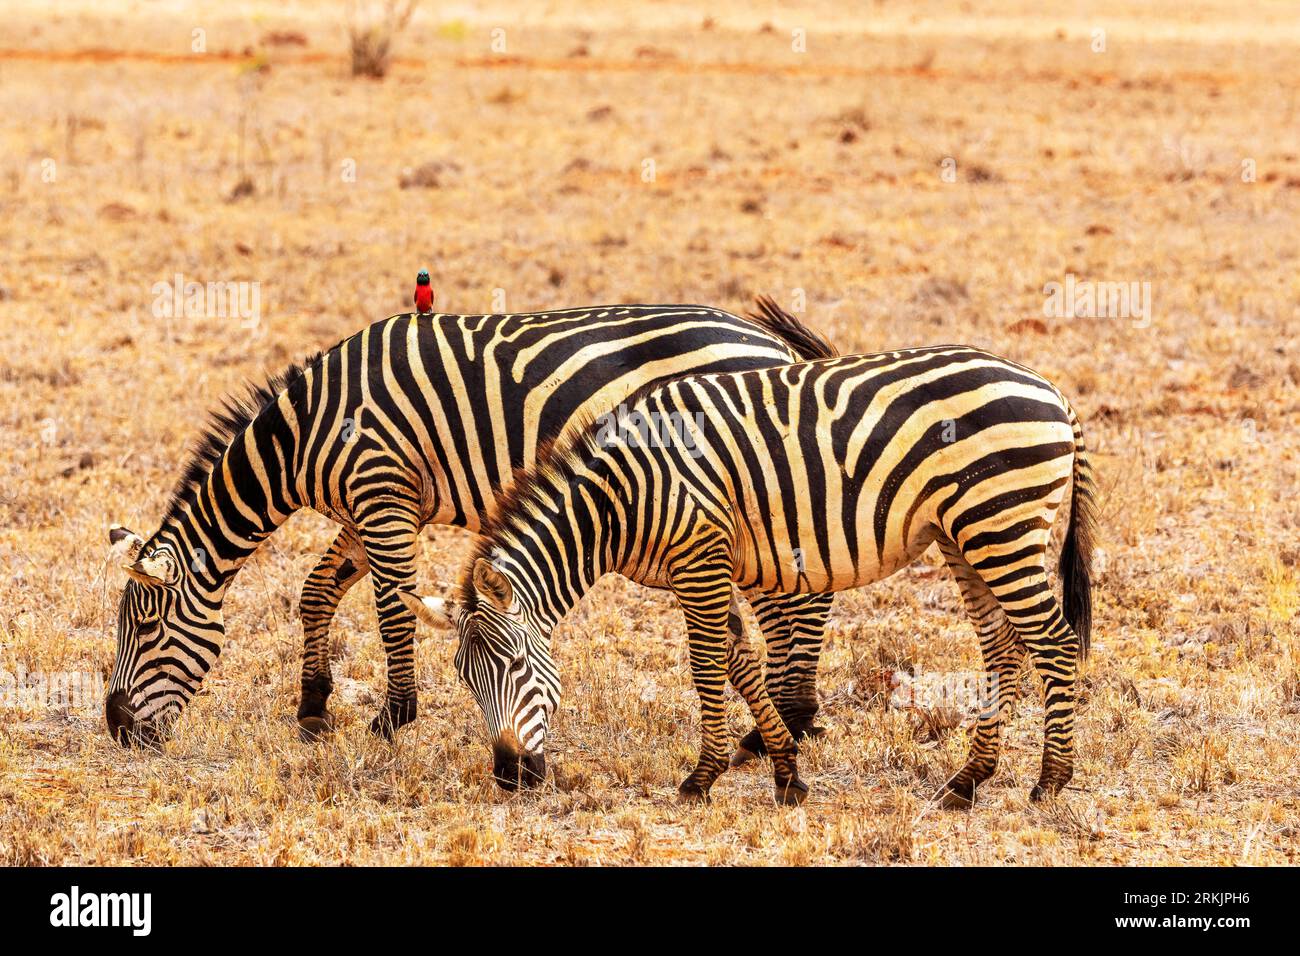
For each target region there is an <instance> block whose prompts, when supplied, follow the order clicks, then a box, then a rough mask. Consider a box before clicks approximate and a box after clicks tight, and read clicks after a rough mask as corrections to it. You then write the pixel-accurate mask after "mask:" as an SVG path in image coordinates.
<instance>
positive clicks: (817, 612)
mask: <svg viewBox="0 0 1300 956" xmlns="http://www.w3.org/2000/svg"><path fill="white" fill-rule="evenodd" d="M747 597H748V599H749V602H750V605H751V606H752V607H753V608H754V614H755V616H757V618H758V622H759V625H760V626H761V627H762V629H763V639H764V641H765V642H766V644H767V692H768V695H769V696H770V697H771V698H772V703H774V704H775V705H776V709H777V712H778V713H779V714H780V715H781V719H782V720H784V721H785V725H786V727H787V728H789V730H790V734H791V735H792V736H793V737H794V739H795V741H800V740H805V739H807V738H809V737H819V736H821V735H822V734H823V733H825V732H826V728H824V727H819V726H817V724H816V723H815V722H814V721H815V720H816V717H817V710H818V708H819V702H818V700H817V664H818V661H819V660H820V659H821V651H822V640H823V637H824V636H825V629H826V616H827V615H828V614H829V613H830V609H831V603H832V602H833V601H834V595H833V594H806V595H784V594H763V593H760V592H751V593H750V594H748V595H747ZM766 754H767V748H766V747H765V746H764V744H763V737H762V734H760V733H759V731H758V729H757V728H755V729H754V730H751V731H750V732H749V733H747V734H746V735H745V736H744V737H742V738H741V740H740V744H739V745H738V746H737V747H736V752H735V753H734V754H732V756H731V765H732V766H733V767H739V766H741V765H742V764H745V763H748V762H749V761H750V760H753V759H755V758H757V757H762V756H765V755H766Z"/></svg>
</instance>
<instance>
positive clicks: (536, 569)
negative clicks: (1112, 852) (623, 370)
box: [401, 345, 1096, 807]
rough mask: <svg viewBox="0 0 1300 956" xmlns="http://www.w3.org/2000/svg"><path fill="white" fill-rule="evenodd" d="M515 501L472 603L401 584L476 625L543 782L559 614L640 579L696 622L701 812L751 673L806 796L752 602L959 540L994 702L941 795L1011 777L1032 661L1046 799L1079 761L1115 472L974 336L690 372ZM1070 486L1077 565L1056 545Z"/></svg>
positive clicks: (1069, 416) (461, 652)
mask: <svg viewBox="0 0 1300 956" xmlns="http://www.w3.org/2000/svg"><path fill="white" fill-rule="evenodd" d="M628 408H629V411H628V413H627V416H626V417H627V418H628V419H629V420H632V421H634V423H636V424H639V423H641V422H663V421H671V422H673V423H676V424H677V425H678V426H679V430H678V431H677V432H676V433H673V432H672V431H671V430H669V431H668V433H667V440H664V439H665V430H663V429H655V428H651V429H648V434H647V437H648V438H649V439H650V440H648V441H647V440H641V436H640V435H639V434H638V433H637V430H636V429H635V428H623V427H617V428H611V427H610V426H609V422H608V420H597V421H595V422H593V423H590V424H588V426H587V427H586V428H585V429H582V430H578V431H575V432H574V433H573V438H572V439H571V440H570V441H569V442H567V443H565V444H564V445H562V446H559V447H557V448H555V449H553V450H552V451H551V452H550V453H549V454H547V455H545V456H543V457H542V458H540V459H539V461H538V463H537V464H535V465H534V467H533V468H532V469H530V470H529V471H527V472H525V473H523V474H522V475H521V476H520V477H519V478H518V479H517V480H516V481H515V482H514V483H513V484H512V485H511V486H510V487H509V488H508V489H506V490H505V491H504V493H503V494H502V496H501V500H500V502H499V505H498V509H497V511H496V512H495V513H494V516H493V518H492V520H491V522H490V524H489V525H488V526H487V527H486V528H485V530H484V535H483V537H482V538H481V540H480V542H479V545H478V547H477V549H476V550H475V551H474V553H473V554H472V556H471V557H470V558H469V560H468V562H467V564H466V565H465V568H464V571H463V573H462V575H461V578H460V582H459V600H458V603H455V604H452V605H447V604H445V603H440V602H438V601H436V600H432V599H427V598H419V597H418V596H417V595H414V594H405V593H404V594H403V595H402V596H401V599H402V600H403V601H404V602H405V603H406V604H407V605H408V606H409V607H411V608H412V609H413V610H415V611H416V612H417V614H419V615H420V617H421V618H422V619H424V620H425V621H426V622H429V623H434V624H437V623H440V622H441V618H443V617H446V618H449V619H450V622H451V623H452V624H453V626H454V627H455V628H456V630H457V632H458V636H459V645H458V648H457V652H456V659H455V662H456V668H457V671H458V673H459V675H460V677H461V679H462V680H463V682H464V683H465V684H467V685H468V687H469V689H470V691H471V693H472V694H473V696H474V698H475V700H476V701H477V703H478V706H479V708H480V710H481V711H482V712H483V715H484V717H485V720H486V723H487V727H488V733H489V737H490V738H491V739H492V744H493V747H494V748H495V749H496V750H497V751H507V752H514V753H517V754H518V755H519V759H526V760H527V762H528V763H529V764H530V765H529V766H526V767H524V768H523V770H522V771H521V772H520V776H521V780H522V781H524V782H534V783H535V782H536V777H537V773H536V772H534V771H536V770H539V769H541V768H543V767H544V752H545V747H544V744H545V737H546V734H547V732H548V729H549V724H550V720H551V718H552V715H553V714H554V712H555V710H556V708H557V707H558V705H559V700H560V683H559V680H558V676H557V673H556V669H555V666H554V664H553V662H552V659H551V650H550V634H551V631H552V629H553V628H554V626H555V624H556V623H557V622H558V621H559V620H560V619H561V618H562V617H563V616H564V615H565V614H566V613H567V612H568V611H569V610H570V609H571V608H572V607H573V606H574V605H575V604H576V603H577V602H578V601H579V600H580V599H581V598H582V596H583V595H584V594H585V593H586V592H587V591H588V590H589V589H590V588H591V587H592V585H593V584H594V583H595V581H596V580H597V579H598V578H600V577H601V576H602V575H604V574H606V573H609V572H618V573H620V574H623V575H625V576H626V577H628V578H631V579H632V580H634V581H638V582H640V583H642V584H650V585H655V586H658V587H668V588H671V589H672V590H673V591H674V593H675V594H676V596H677V598H678V601H679V603H680V604H681V606H682V608H683V610H684V611H685V614H686V624H687V637H688V644H689V652H690V653H689V658H690V670H691V675H692V679H693V682H694V684H695V688H696V690H697V691H698V693H699V697H700V703H701V714H702V727H703V732H702V744H701V748H700V755H699V759H698V762H697V765H696V767H695V769H694V770H693V771H692V772H691V773H690V775H689V776H688V777H687V778H686V779H685V780H684V781H683V782H682V784H681V786H680V788H679V791H680V794H681V796H682V798H683V799H687V800H700V799H707V798H708V794H709V789H710V787H711V786H712V785H713V783H714V782H715V781H716V779H717V778H718V776H719V775H720V774H721V773H722V772H723V770H724V769H725V768H726V767H727V765H728V760H727V757H726V739H725V728H726V724H725V721H724V716H723V715H724V711H723V691H724V679H726V678H730V679H731V681H732V683H733V685H735V687H736V689H737V691H738V692H739V693H740V694H741V696H742V697H743V698H744V699H745V701H746V703H747V704H748V705H749V707H750V710H751V711H752V712H753V714H754V717H755V719H756V722H757V724H758V730H759V732H760V734H761V736H762V738H763V742H764V744H765V745H766V748H767V750H768V752H769V753H770V754H771V755H772V758H773V774H774V777H775V783H776V796H777V799H778V801H779V802H786V803H788V802H798V801H799V800H801V799H802V798H803V796H804V795H805V794H806V793H807V788H806V786H805V785H804V784H803V783H802V782H801V781H800V780H799V777H798V771H797V766H796V747H795V744H794V741H793V740H792V739H791V737H790V735H789V734H788V733H787V732H786V730H785V728H784V727H783V726H782V725H781V721H780V720H779V719H777V717H776V715H775V714H774V709H773V705H772V702H771V700H770V699H769V696H768V694H767V691H766V690H765V687H764V684H763V681H762V680H760V679H757V677H756V673H755V671H756V667H757V665H756V663H755V662H754V660H753V657H752V655H751V654H749V653H748V651H747V650H746V648H745V647H744V646H743V645H744V642H743V640H740V639H738V637H737V628H736V627H735V626H734V620H733V619H734V616H735V614H736V604H735V592H736V591H740V592H742V593H744V594H746V595H748V596H751V599H752V596H753V595H765V596H767V597H774V596H777V595H807V594H831V593H834V592H837V591H841V590H844V589H846V588H853V587H860V586H863V585H866V584H869V583H871V582H873V581H877V580H880V579H881V578H884V577H886V576H888V575H890V574H892V573H894V572H895V571H897V570H899V569H900V568H902V567H904V566H905V565H907V564H909V563H911V562H912V561H914V560H915V559H916V558H917V557H919V556H920V555H921V554H922V552H924V551H925V550H926V549H927V548H928V547H929V545H930V544H931V543H932V542H937V543H938V546H939V549H940V551H941V552H942V554H943V558H944V560H945V561H946V563H947V565H948V567H949V569H950V570H951V571H952V574H953V576H954V577H955V578H956V581H957V584H958V586H959V588H960V590H961V593H962V596H963V598H964V601H965V605H966V608H967V611H968V612H969V615H970V618H971V620H972V622H973V623H974V625H975V628H976V631H977V632H978V636H979V643H980V648H981V651H982V656H983V660H984V667H985V670H986V672H987V677H988V681H987V687H988V690H987V691H986V692H984V693H983V694H982V698H983V699H982V700H981V709H980V713H979V716H978V718H977V722H976V726H975V731H974V735H973V739H972V743H971V746H970V753H969V756H968V759H967V761H966V763H965V764H964V765H963V766H962V768H961V769H960V770H958V771H957V773H956V774H955V775H953V776H952V778H951V779H949V780H948V781H947V782H946V783H945V784H944V786H943V787H942V788H941V789H940V791H939V792H938V793H937V794H936V797H937V798H939V799H940V801H941V802H942V804H943V805H944V806H947V807H970V806H971V805H972V804H973V801H974V798H975V790H976V787H977V786H978V785H979V784H981V783H982V782H983V781H985V780H987V779H988V778H989V777H991V776H992V775H993V773H994V771H995V769H996V766H997V761H998V752H999V739H1000V727H1001V724H1002V723H1003V722H1004V721H1005V720H1006V719H1007V718H1008V716H1009V715H1010V713H1011V710H1012V707H1013V706H1014V703H1015V698H1016V693H1017V685H1018V675H1019V671H1020V668H1021V665H1022V663H1023V661H1024V660H1025V658H1026V657H1028V658H1029V659H1030V660H1031V661H1032V663H1033V666H1034V668H1035V669H1036V671H1037V673H1038V674H1039V676H1040V677H1041V678H1042V680H1043V683H1044V695H1045V723H1044V731H1043V737H1044V749H1043V758H1042V772H1041V774H1040V776H1039V780H1038V783H1037V784H1036V785H1035V787H1034V789H1033V791H1032V794H1031V796H1032V798H1033V799H1035V800H1039V799H1042V798H1043V797H1045V796H1048V795H1051V794H1054V793H1056V792H1057V791H1059V790H1060V789H1061V788H1062V787H1063V786H1064V785H1065V784H1066V783H1067V782H1068V781H1069V780H1070V779H1071V777H1072V775H1073V766H1074V757H1073V754H1074V742H1073V728H1074V705H1075V683H1076V671H1077V667H1078V662H1079V660H1080V659H1081V657H1082V655H1084V654H1086V651H1087V648H1088V643H1089V634H1090V629H1091V618H1092V610H1091V608H1092V596H1091V582H1090V554H1091V550H1092V542H1093V538H1094V528H1095V524H1096V518H1095V507H1094V502H1095V500H1096V494H1095V488H1096V486H1095V483H1094V480H1093V476H1092V471H1091V468H1090V466H1089V463H1088V457H1087V450H1086V447H1085V445H1084V441H1083V432H1082V429H1081V426H1080V424H1079V419H1078V417H1077V416H1076V415H1075V413H1074V410H1073V409H1072V408H1071V406H1070V404H1069V402H1068V401H1067V400H1066V398H1065V397H1064V395H1063V394H1062V393H1061V392H1060V391H1059V390H1058V389H1057V388H1056V387H1055V386H1054V385H1052V384H1051V383H1050V382H1048V381H1047V380H1046V379H1044V378H1042V377H1041V376H1039V375H1038V374H1036V373H1035V372H1032V371H1030V370H1029V369H1027V368H1025V367H1023V366H1021V365H1017V364H1015V363H1013V362H1010V361H1008V360H1006V359H1003V358H999V357H997V356H995V355H992V354H989V353H988V352H985V351H982V350H979V349H975V348H969V347H966V346H960V345H947V346H935V347H928V348H917V349H907V350H902V351H893V352H884V353H879V354H871V355H858V356H848V357H839V358H830V359H825V360H820V361H812V362H805V363H799V364H792V365H788V366H784V367H776V368H765V369H756V370H749V371H742V372H730V373H722V372H719V373H708V374H699V375H689V376H685V377H682V378H677V379H673V380H671V381H668V382H666V383H661V384H658V385H652V386H649V387H648V388H646V389H644V390H643V391H642V392H641V393H640V394H639V395H637V396H634V397H632V398H629V400H628ZM1067 485H1070V486H1071V487H1072V491H1071V507H1070V521H1069V525H1068V529H1067V531H1066V534H1065V537H1064V544H1063V549H1062V555H1061V561H1060V574H1061V576H1062V578H1063V581H1064V588H1063V603H1064V608H1063V609H1062V606H1061V605H1060V604H1058V602H1057V599H1056V597H1055V595H1054V594H1053V592H1052V589H1051V587H1050V585H1049V583H1048V579H1047V571H1046V548H1047V544H1048V540H1049V538H1050V536H1051V530H1052V524H1053V518H1054V516H1055V513H1056V510H1057V508H1058V507H1059V506H1060V504H1061V503H1062V501H1063V500H1064V498H1065V495H1066V487H1067Z"/></svg>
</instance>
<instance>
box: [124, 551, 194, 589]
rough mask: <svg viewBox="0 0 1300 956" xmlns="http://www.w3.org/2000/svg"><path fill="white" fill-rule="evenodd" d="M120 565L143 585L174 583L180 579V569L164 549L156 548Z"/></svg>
mask: <svg viewBox="0 0 1300 956" xmlns="http://www.w3.org/2000/svg"><path fill="white" fill-rule="evenodd" d="M122 567H123V568H125V569H126V573H127V574H129V575H131V577H133V578H135V579H136V580H137V581H139V582H140V583H141V584H145V585H159V584H175V583H176V582H177V581H179V580H180V570H179V569H178V568H177V567H176V562H175V561H174V560H173V559H172V556H171V554H170V553H168V552H167V551H166V550H161V551H159V550H156V551H154V552H153V553H152V554H147V555H145V556H144V557H143V558H140V559H139V560H137V561H135V562H134V563H132V564H124V565H122Z"/></svg>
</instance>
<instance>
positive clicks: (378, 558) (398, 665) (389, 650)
mask: <svg viewBox="0 0 1300 956" xmlns="http://www.w3.org/2000/svg"><path fill="white" fill-rule="evenodd" d="M354 514H355V515H356V522H357V533H358V535H359V536H360V538H361V543H362V545H363V546H364V547H365V549H366V561H367V563H368V564H369V565H370V573H371V575H372V576H373V578H374V583H375V610H376V611H377V612H378V614H379V633H380V636H381V637H382V638H383V642H384V656H385V658H386V663H387V670H388V686H387V689H386V691H385V694H384V703H383V706H382V708H381V709H380V711H379V714H378V715H377V716H376V717H375V719H374V720H372V721H371V722H370V732H371V733H373V734H378V735H379V736H381V737H385V738H387V739H389V740H391V739H392V738H393V736H394V735H395V734H396V733H397V730H398V728H400V727H402V726H403V725H404V724H409V723H410V722H411V721H413V720H415V715H416V685H415V613H414V612H413V611H411V610H410V609H409V608H408V607H407V606H406V605H405V604H404V603H403V602H402V600H401V597H400V595H399V594H398V592H399V591H409V590H412V589H413V587H414V584H415V553H416V547H417V544H418V538H419V534H420V519H419V503H418V498H417V497H415V496H412V498H411V499H410V500H405V499H400V498H397V497H396V496H395V494H394V491H393V489H391V488H389V489H387V490H386V492H385V497H384V498H383V499H382V500H379V501H376V502H374V503H373V504H369V503H367V504H363V505H359V506H357V507H356V508H355V509H354Z"/></svg>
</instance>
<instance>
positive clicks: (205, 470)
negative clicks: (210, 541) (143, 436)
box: [162, 352, 325, 524]
mask: <svg viewBox="0 0 1300 956" xmlns="http://www.w3.org/2000/svg"><path fill="white" fill-rule="evenodd" d="M324 354H325V353H323V352H317V353H316V354H315V355H312V356H310V357H309V358H307V359H306V360H304V361H302V362H295V363H293V364H291V365H289V366H288V367H286V368H285V369H283V370H282V371H280V372H278V373H277V374H275V375H272V376H270V377H269V378H268V379H267V380H266V381H265V382H264V383H263V384H261V385H258V384H256V383H254V382H246V383H245V387H244V390H243V391H242V392H236V393H233V394H230V395H227V396H226V397H225V398H223V399H222V400H221V402H220V404H218V405H217V407H216V408H214V409H212V411H210V412H209V413H208V420H207V422H206V423H205V425H204V426H203V431H201V432H200V433H199V437H198V440H197V441H196V442H195V443H194V445H193V446H192V447H191V449H190V452H189V458H188V459H187V461H186V464H185V467H184V468H183V469H182V470H181V477H180V479H179V480H178V481H177V482H176V486H175V488H173V489H172V493H171V497H170V498H169V499H168V500H167V508H166V510H165V511H164V513H163V520H162V523H163V524H166V523H167V522H168V521H169V520H170V519H172V518H175V517H177V516H178V515H179V514H180V513H181V512H182V511H183V510H184V509H185V508H186V507H187V506H188V505H190V504H192V503H193V502H194V498H195V495H196V493H197V492H198V489H199V486H200V485H202V484H203V480H204V479H205V478H207V476H208V475H209V474H211V472H212V468H213V466H214V465H216V463H217V462H218V461H220V460H221V456H222V455H224V454H225V453H226V449H228V448H229V447H230V443H231V442H233V441H234V440H235V439H236V438H237V437H238V436H239V435H241V434H242V433H243V432H244V430H245V429H247V428H248V426H249V425H251V424H253V422H254V421H256V420H257V416H258V415H260V414H262V412H263V411H264V410H265V409H266V408H267V406H269V405H271V404H272V403H273V402H274V401H275V400H276V398H277V397H278V396H279V394H280V393H281V392H283V391H284V390H285V389H286V388H288V387H289V386H290V385H292V384H293V383H294V382H296V381H297V380H298V379H299V378H301V377H302V373H303V371H304V370H305V369H306V368H308V367H309V366H311V365H314V364H315V363H316V362H317V361H319V360H320V358H321V356H322V355H324Z"/></svg>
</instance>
